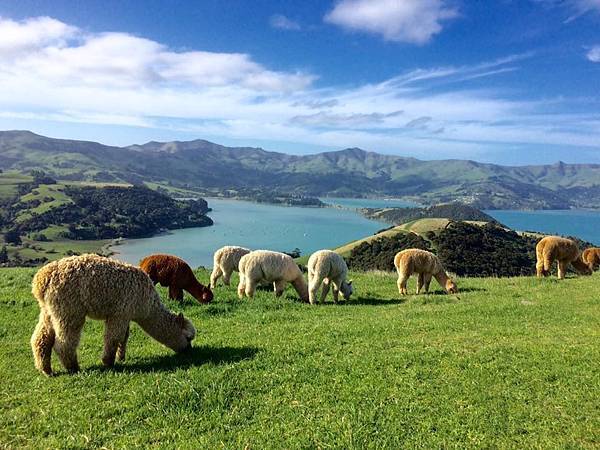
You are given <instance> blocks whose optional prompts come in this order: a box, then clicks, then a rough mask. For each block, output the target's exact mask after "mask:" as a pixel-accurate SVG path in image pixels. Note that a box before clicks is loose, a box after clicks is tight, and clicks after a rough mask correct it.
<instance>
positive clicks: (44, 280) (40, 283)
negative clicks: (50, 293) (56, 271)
mask: <svg viewBox="0 0 600 450" xmlns="http://www.w3.org/2000/svg"><path fill="white" fill-rule="evenodd" d="M51 281H52V267H50V266H45V267H42V268H41V269H40V270H38V271H37V273H36V274H35V276H34V277H33V281H32V282H31V293H32V294H33V296H34V297H35V298H36V300H37V301H38V303H40V304H43V303H44V297H45V294H46V291H47V290H48V286H49V285H50V282H51Z"/></svg>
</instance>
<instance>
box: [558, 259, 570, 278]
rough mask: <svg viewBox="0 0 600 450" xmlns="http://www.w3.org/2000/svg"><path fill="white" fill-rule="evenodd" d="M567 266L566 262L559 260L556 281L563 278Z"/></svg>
mask: <svg viewBox="0 0 600 450" xmlns="http://www.w3.org/2000/svg"><path fill="white" fill-rule="evenodd" d="M567 265H568V263H567V262H566V261H563V260H560V261H558V279H559V280H562V279H564V278H565V274H566V273H567Z"/></svg>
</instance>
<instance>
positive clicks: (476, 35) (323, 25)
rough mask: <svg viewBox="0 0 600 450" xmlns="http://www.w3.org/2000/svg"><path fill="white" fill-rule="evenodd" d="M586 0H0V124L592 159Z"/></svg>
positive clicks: (594, 12)
mask: <svg viewBox="0 0 600 450" xmlns="http://www.w3.org/2000/svg"><path fill="white" fill-rule="evenodd" d="M599 91H600V0H521V1H516V0H515V1H511V0H497V1H484V2H481V1H466V0H339V1H325V0H320V1H315V0H304V1H266V0H254V1H251V2H250V1H243V0H236V1H228V0H221V1H216V0H215V1H213V0H205V1H194V2H192V1H175V0H172V1H166V0H165V1H150V0H146V1H139V2H134V1H129V2H122V1H108V0H105V1H98V2H94V1H86V2H76V1H61V0H55V1H52V2H46V1H28V0H19V1H12V0H4V1H3V2H2V3H0V104H1V105H2V108H1V109H0V129H31V130H32V131H35V132H38V133H41V134H45V135H49V136H53V137H63V138H74V139H88V140H95V141H100V142H103V143H108V144H114V145H128V144H132V143H143V142H146V141H149V140H159V141H168V140H174V139H179V140H188V139H195V138H203V139H208V140H212V141H215V142H218V143H222V144H225V145H252V146H262V147H264V148H266V149H268V150H275V151H284V152H290V153H297V154H300V153H314V152H317V151H322V150H336V149H342V148H346V147H355V146H356V147H361V148H364V149H367V150H373V151H378V152H382V153H392V154H400V155H406V156H414V157H417V158H422V159H441V158H460V159H463V158H468V159H475V160H479V161H487V162H497V163H503V164H530V163H550V162H554V161H557V160H559V159H560V160H563V161H567V162H600V95H599Z"/></svg>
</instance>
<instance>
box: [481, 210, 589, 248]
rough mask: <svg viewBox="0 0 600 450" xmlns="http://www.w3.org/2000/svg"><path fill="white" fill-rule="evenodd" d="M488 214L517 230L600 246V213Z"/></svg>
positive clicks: (536, 212) (516, 212)
mask: <svg viewBox="0 0 600 450" xmlns="http://www.w3.org/2000/svg"><path fill="white" fill-rule="evenodd" d="M486 213H488V214H489V215H490V216H492V217H493V218H494V219H496V220H498V221H500V222H501V223H503V224H504V225H506V226H508V227H510V228H512V229H515V230H522V231H541V232H544V233H549V234H561V235H564V236H576V237H578V238H580V239H583V240H585V241H589V242H592V243H593V244H596V245H600V211H587V210H566V211H486Z"/></svg>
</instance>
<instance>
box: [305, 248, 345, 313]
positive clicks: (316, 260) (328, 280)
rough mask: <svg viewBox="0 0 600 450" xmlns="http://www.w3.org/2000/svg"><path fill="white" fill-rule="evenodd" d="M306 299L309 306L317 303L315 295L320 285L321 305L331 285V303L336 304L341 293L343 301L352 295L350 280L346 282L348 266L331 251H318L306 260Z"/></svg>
mask: <svg viewBox="0 0 600 450" xmlns="http://www.w3.org/2000/svg"><path fill="white" fill-rule="evenodd" d="M307 267H308V286H309V287H308V298H309V301H310V304H311V305H314V304H315V303H316V301H317V293H318V292H319V289H320V287H321V285H323V292H322V293H321V303H323V302H325V297H327V294H328V293H329V285H331V284H333V302H334V303H337V301H338V296H339V292H340V291H341V293H342V295H343V296H344V300H349V299H350V296H351V295H352V280H350V281H347V280H346V278H347V277H348V266H347V265H346V261H344V258H342V257H341V256H340V255H338V254H337V253H335V252H332V251H331V250H319V251H317V252H315V253H313V254H312V255H311V256H310V258H309V259H308V266H307Z"/></svg>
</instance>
